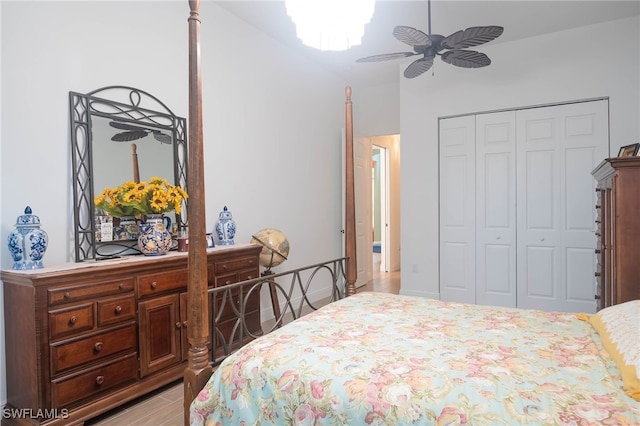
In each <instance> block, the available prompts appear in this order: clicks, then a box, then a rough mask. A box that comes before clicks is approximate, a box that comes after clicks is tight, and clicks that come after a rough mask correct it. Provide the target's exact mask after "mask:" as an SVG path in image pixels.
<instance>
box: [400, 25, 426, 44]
mask: <svg viewBox="0 0 640 426" xmlns="http://www.w3.org/2000/svg"><path fill="white" fill-rule="evenodd" d="M393 36H394V37H395V38H397V39H398V40H400V41H401V42H403V43H407V44H408V45H409V46H425V47H429V46H431V39H430V38H429V36H428V35H426V34H425V33H423V32H422V31H420V30H416V29H415V28H413V27H405V26H403V25H398V26H397V27H395V28H394V29H393Z"/></svg>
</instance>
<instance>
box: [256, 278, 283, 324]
mask: <svg viewBox="0 0 640 426" xmlns="http://www.w3.org/2000/svg"><path fill="white" fill-rule="evenodd" d="M270 275H275V272H273V271H271V267H268V268H267V269H266V270H264V271H263V272H262V273H261V274H260V276H261V277H268V276H270ZM269 295H270V296H271V308H272V309H273V316H274V317H275V320H276V321H277V326H278V327H282V320H278V318H280V303H279V300H278V291H277V290H276V286H275V283H274V281H272V280H269Z"/></svg>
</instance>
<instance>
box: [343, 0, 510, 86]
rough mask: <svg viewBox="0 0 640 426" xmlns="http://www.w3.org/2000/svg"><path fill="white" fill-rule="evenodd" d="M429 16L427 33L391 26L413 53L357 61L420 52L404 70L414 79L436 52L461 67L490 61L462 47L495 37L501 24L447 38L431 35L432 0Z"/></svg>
mask: <svg viewBox="0 0 640 426" xmlns="http://www.w3.org/2000/svg"><path fill="white" fill-rule="evenodd" d="M428 18H429V34H425V33H424V32H422V31H420V30H418V29H415V28H413V27H407V26H403V25H399V26H396V27H395V28H394V29H393V36H394V37H395V38H397V39H398V40H400V41H402V42H404V43H406V44H408V45H409V46H412V47H413V52H398V53H384V54H382V55H374V56H367V57H365V58H360V59H358V60H357V61H356V62H380V61H387V60H391V59H399V58H407V57H409V56H414V55H423V57H422V58H420V59H417V60H415V61H413V62H412V63H411V64H409V66H408V67H407V68H406V69H405V70H404V76H405V77H406V78H415V77H417V76H419V75H420V74H422V73H424V72H426V71H428V70H429V69H430V68H431V67H432V66H433V60H434V59H435V57H436V55H440V57H441V58H442V60H443V61H444V62H446V63H448V64H451V65H455V66H458V67H462V68H480V67H486V66H487V65H489V64H491V59H489V57H488V56H487V55H485V54H484V53H481V52H476V51H475V50H464V49H466V48H467V47H473V46H478V45H481V44H484V43H487V42H489V41H491V40H494V39H496V38H497V37H499V36H500V35H501V34H502V32H503V31H504V28H503V27H498V26H495V25H492V26H487V27H470V28H467V29H466V30H460V31H458V32H456V33H453V34H451V35H450V36H448V37H444V36H441V35H439V34H431V0H428ZM443 50H446V52H443V53H441V52H442V51H443Z"/></svg>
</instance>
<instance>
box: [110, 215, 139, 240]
mask: <svg viewBox="0 0 640 426" xmlns="http://www.w3.org/2000/svg"><path fill="white" fill-rule="evenodd" d="M139 235H140V228H139V226H138V221H137V220H136V218H135V217H133V216H122V217H121V218H120V223H119V224H118V226H115V227H114V228H113V240H114V241H127V240H137V239H138V236H139Z"/></svg>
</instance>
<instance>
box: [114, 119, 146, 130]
mask: <svg viewBox="0 0 640 426" xmlns="http://www.w3.org/2000/svg"><path fill="white" fill-rule="evenodd" d="M109 125H110V126H111V127H115V128H116V129H121V130H139V129H140V127H139V126H134V125H132V124H127V123H121V122H119V121H110V122H109Z"/></svg>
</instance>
